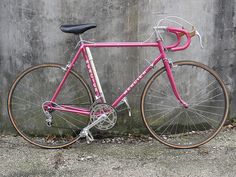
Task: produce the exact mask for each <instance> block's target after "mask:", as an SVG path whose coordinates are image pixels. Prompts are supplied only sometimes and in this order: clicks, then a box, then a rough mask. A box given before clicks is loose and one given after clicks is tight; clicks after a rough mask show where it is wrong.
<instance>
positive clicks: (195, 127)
mask: <svg viewBox="0 0 236 177" xmlns="http://www.w3.org/2000/svg"><path fill="white" fill-rule="evenodd" d="M185 114H186V115H187V117H188V119H189V120H190V121H192V123H193V126H194V127H195V129H196V131H197V127H196V125H195V123H194V121H193V120H192V119H191V117H190V116H189V114H188V112H185Z"/></svg>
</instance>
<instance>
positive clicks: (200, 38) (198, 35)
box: [196, 30, 204, 49]
mask: <svg viewBox="0 0 236 177" xmlns="http://www.w3.org/2000/svg"><path fill="white" fill-rule="evenodd" d="M196 35H197V37H198V39H199V43H200V46H201V48H202V49H203V48H204V47H203V45H202V36H201V35H200V33H199V32H198V31H197V30H196Z"/></svg>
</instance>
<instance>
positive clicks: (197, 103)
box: [191, 93, 223, 105]
mask: <svg viewBox="0 0 236 177" xmlns="http://www.w3.org/2000/svg"><path fill="white" fill-rule="evenodd" d="M222 94H223V93H219V94H217V95H215V96H213V97H210V98H207V99H205V100H203V101H200V102H193V103H191V104H195V105H199V104H201V103H204V102H206V101H208V100H212V99H214V98H216V97H218V96H220V95H222Z"/></svg>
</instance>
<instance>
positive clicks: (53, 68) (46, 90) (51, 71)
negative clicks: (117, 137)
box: [8, 64, 92, 148]
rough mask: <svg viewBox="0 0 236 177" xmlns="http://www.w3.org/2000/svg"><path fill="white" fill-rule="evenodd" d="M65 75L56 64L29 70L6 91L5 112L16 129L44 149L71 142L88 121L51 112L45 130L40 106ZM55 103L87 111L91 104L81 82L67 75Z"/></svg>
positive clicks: (58, 146)
mask: <svg viewBox="0 0 236 177" xmlns="http://www.w3.org/2000/svg"><path fill="white" fill-rule="evenodd" d="M64 74H65V72H63V70H62V68H61V66H60V65H57V64H45V65H39V66H36V67H32V68H30V69H28V70H26V71H25V72H24V73H23V74H21V75H20V76H19V77H18V78H17V79H16V81H15V82H14V84H13V86H12V87H11V89H10V93H9V97H8V112H9V116H10V119H11V121H12V123H13V125H14V127H15V128H16V130H17V131H18V132H19V133H20V135H21V136H23V137H24V138H25V139H26V140H27V141H29V142H30V143H33V144H35V145H38V146H40V147H45V148H61V147H65V146H67V145H70V144H72V143H73V142H75V141H76V140H77V138H78V136H79V132H80V130H81V129H82V128H83V127H85V126H86V125H87V124H88V122H89V119H88V117H85V116H80V115H74V114H72V113H68V112H61V111H52V113H51V115H52V116H53V121H52V123H53V124H52V126H51V127H48V126H47V123H46V117H45V114H44V113H43V110H42V104H43V102H45V101H49V100H50V99H51V98H52V95H53V93H54V92H55V89H56V88H57V86H58V85H59V83H60V81H61V80H62V78H63V76H64ZM56 102H57V104H58V105H60V104H67V105H71V106H73V105H76V106H79V107H84V108H88V107H89V106H90V105H91V102H92V96H91V92H90V90H89V88H88V87H87V85H86V83H85V82H84V81H83V79H82V78H81V77H80V76H79V75H77V74H76V73H74V72H71V73H70V74H69V76H68V78H67V80H66V82H65V84H64V85H63V87H62V90H61V92H60V94H59V95H58V97H57V100H56Z"/></svg>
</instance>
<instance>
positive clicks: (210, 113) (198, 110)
mask: <svg viewBox="0 0 236 177" xmlns="http://www.w3.org/2000/svg"><path fill="white" fill-rule="evenodd" d="M189 109H191V110H195V111H198V112H205V113H207V114H212V115H215V116H222V115H221V114H217V113H212V112H209V111H203V110H200V109H194V108H189Z"/></svg>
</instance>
